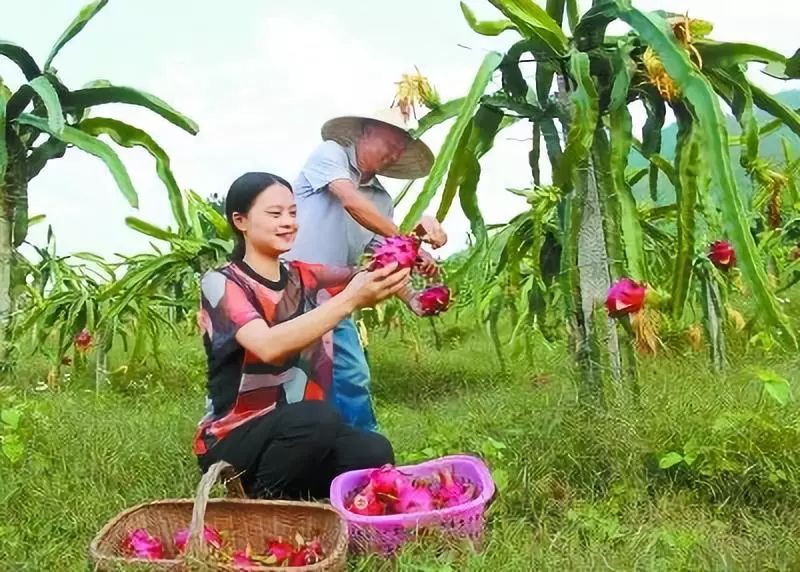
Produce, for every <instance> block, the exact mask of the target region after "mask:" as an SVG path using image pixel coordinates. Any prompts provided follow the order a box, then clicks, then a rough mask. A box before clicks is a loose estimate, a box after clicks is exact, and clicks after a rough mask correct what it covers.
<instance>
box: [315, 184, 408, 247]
mask: <svg viewBox="0 0 800 572" xmlns="http://www.w3.org/2000/svg"><path fill="white" fill-rule="evenodd" d="M328 190H330V192H332V193H333V194H334V195H335V196H336V198H337V199H339V202H341V203H342V206H343V207H344V209H345V210H346V211H347V212H348V213H349V214H350V216H351V217H353V219H354V220H355V221H356V222H357V223H358V224H360V225H361V226H363V227H364V228H366V229H367V230H369V231H372V232H374V233H375V234H379V235H381V236H394V235H396V234H399V232H400V230H399V229H398V228H397V225H395V224H394V223H393V222H392V220H391V219H390V218H389V217H387V216H385V215H383V214H382V213H381V212H380V211H379V210H378V208H377V207H376V206H375V204H374V203H373V202H372V201H370V200H369V199H368V198H367V197H366V196H365V195H364V194H363V193H360V192H359V191H358V189H357V188H356V186H355V185H354V184H353V182H352V181H351V180H350V179H337V180H335V181H331V182H330V183H329V184H328Z"/></svg>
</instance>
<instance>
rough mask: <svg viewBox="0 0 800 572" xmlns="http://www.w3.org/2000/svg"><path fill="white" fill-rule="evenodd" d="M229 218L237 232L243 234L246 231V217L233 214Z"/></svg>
mask: <svg viewBox="0 0 800 572" xmlns="http://www.w3.org/2000/svg"><path fill="white" fill-rule="evenodd" d="M231 218H232V219H233V226H235V227H236V230H238V231H239V232H245V231H246V230H247V215H244V214H242V213H239V212H235V213H233V216H232V217H231Z"/></svg>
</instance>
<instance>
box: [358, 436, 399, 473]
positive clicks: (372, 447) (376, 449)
mask: <svg viewBox="0 0 800 572" xmlns="http://www.w3.org/2000/svg"><path fill="white" fill-rule="evenodd" d="M362 446H363V447H364V457H365V458H366V459H367V460H368V462H367V466H369V467H380V466H382V465H386V464H394V449H393V448H392V444H391V443H390V442H389V439H387V438H386V437H384V436H383V435H381V434H380V433H367V434H366V435H365V438H364V439H363V443H362Z"/></svg>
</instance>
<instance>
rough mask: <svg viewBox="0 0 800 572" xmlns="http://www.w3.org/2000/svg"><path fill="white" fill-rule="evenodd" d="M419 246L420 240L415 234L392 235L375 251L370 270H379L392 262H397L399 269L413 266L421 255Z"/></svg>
mask: <svg viewBox="0 0 800 572" xmlns="http://www.w3.org/2000/svg"><path fill="white" fill-rule="evenodd" d="M419 246H420V241H419V239H418V238H417V237H415V236H406V235H399V236H390V237H388V238H386V239H384V241H383V244H381V245H380V246H378V247H377V248H375V250H374V251H373V253H372V261H371V262H370V265H369V270H378V269H379V268H383V267H384V266H387V265H388V264H391V263H392V262H396V263H397V267H398V269H401V268H413V267H414V264H416V261H417V257H418V256H419Z"/></svg>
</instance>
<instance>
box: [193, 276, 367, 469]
mask: <svg viewBox="0 0 800 572" xmlns="http://www.w3.org/2000/svg"><path fill="white" fill-rule="evenodd" d="M353 272H354V271H353V270H352V269H349V268H343V269H339V268H331V267H327V266H323V265H318V264H306V263H303V262H290V263H288V264H282V265H281V267H280V278H279V279H278V280H277V281H272V280H268V279H266V278H264V277H263V276H261V275H259V274H258V273H256V272H255V271H254V270H253V269H252V268H250V267H249V266H248V265H247V264H246V263H244V262H232V263H230V264H227V265H225V266H223V267H222V268H220V269H219V270H215V271H210V272H208V273H206V274H205V275H204V276H203V278H202V280H201V283H200V285H201V308H200V314H199V316H198V321H199V325H200V329H201V331H202V333H203V344H204V346H205V350H206V355H207V357H208V408H207V412H206V415H205V417H204V418H203V419H202V420H201V421H200V425H199V429H198V432H197V436H196V438H195V442H194V452H195V454H196V455H203V454H205V453H206V452H207V451H208V448H209V447H211V446H212V445H213V444H214V443H216V442H217V441H218V440H220V439H223V438H225V436H226V435H227V434H228V433H229V432H230V431H232V430H233V429H235V428H237V427H239V426H241V425H243V424H245V423H247V422H248V421H251V420H253V419H256V418H258V417H261V416H262V415H266V414H267V413H269V412H270V411H272V410H273V409H275V408H276V407H280V406H281V405H282V404H286V403H295V402H298V401H302V400H322V399H325V398H326V396H327V394H328V392H329V388H330V384H331V379H332V370H333V359H332V354H333V340H332V336H333V335H332V332H328V333H326V334H325V335H324V336H322V338H321V339H319V340H317V341H315V342H314V343H312V344H311V345H310V346H308V347H307V348H305V349H304V350H302V351H301V352H300V353H298V354H297V355H295V356H293V357H292V358H291V359H289V360H288V361H287V362H286V363H284V364H280V365H278V364H271V363H265V362H263V361H261V360H260V359H259V358H258V357H257V356H255V355H254V354H252V353H250V352H249V351H247V350H246V349H245V348H243V347H242V346H241V345H240V344H239V342H237V341H236V332H237V331H238V330H239V328H241V327H242V326H244V325H245V324H247V323H248V322H250V321H251V320H257V319H263V320H265V321H266V322H267V325H268V326H270V327H272V326H275V325H277V324H280V323H281V322H285V321H287V320H291V319H292V318H296V317H297V316H300V315H301V314H303V313H304V312H307V311H309V310H311V309H312V308H314V307H316V306H317V305H319V304H320V303H321V302H323V301H325V299H327V298H330V297H331V296H332V295H334V294H335V293H337V292H338V291H340V290H341V289H342V288H343V287H344V286H345V285H346V284H347V282H348V281H349V280H350V278H351V277H352V276H353Z"/></svg>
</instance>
